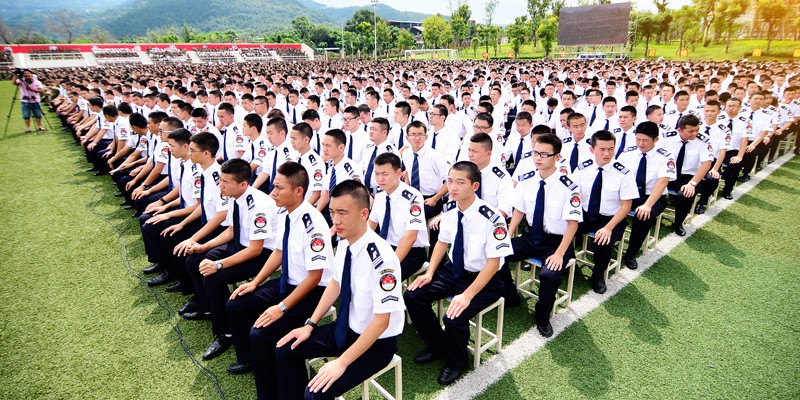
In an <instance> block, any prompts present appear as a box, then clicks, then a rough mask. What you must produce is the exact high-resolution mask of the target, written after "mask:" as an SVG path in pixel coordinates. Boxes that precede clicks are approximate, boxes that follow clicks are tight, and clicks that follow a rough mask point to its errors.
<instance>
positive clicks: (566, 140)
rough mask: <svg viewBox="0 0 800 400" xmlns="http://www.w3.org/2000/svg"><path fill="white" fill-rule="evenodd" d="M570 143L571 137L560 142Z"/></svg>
mask: <svg viewBox="0 0 800 400" xmlns="http://www.w3.org/2000/svg"><path fill="white" fill-rule="evenodd" d="M571 141H572V136H570V137H565V138H564V139H561V142H562V143H569V142H571Z"/></svg>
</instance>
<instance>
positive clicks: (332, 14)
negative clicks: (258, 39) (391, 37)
mask: <svg viewBox="0 0 800 400" xmlns="http://www.w3.org/2000/svg"><path fill="white" fill-rule="evenodd" d="M298 2H300V3H301V4H303V5H305V6H306V7H308V8H310V9H312V10H318V11H322V12H324V13H325V15H327V16H328V18H330V19H332V20H333V21H334V22H335V23H336V24H343V23H345V22H347V20H348V19H350V17H351V16H352V15H353V13H354V12H356V10H358V9H360V8H370V9H371V8H372V7H370V6H363V7H359V6H351V7H328V6H326V5H324V4H320V3H317V2H315V1H314V0H298ZM365 3H366V2H365ZM376 10H377V11H376V12H377V14H378V16H379V17H381V18H385V19H388V20H395V21H422V20H423V19H425V18H427V17H429V16H430V15H431V14H425V13H420V12H414V11H400V10H397V9H394V8H392V7H389V6H387V5H385V4H380V3H379V4H378V6H377V8H376Z"/></svg>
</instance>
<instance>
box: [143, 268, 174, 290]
mask: <svg viewBox="0 0 800 400" xmlns="http://www.w3.org/2000/svg"><path fill="white" fill-rule="evenodd" d="M171 280H172V277H170V276H169V272H167V271H163V272H161V273H160V274H158V275H156V277H155V278H152V279H150V280H149V281H147V286H150V287H153V286H160V285H163V284H165V283H167V282H169V281H171Z"/></svg>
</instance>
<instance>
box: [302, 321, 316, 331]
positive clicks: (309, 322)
mask: <svg viewBox="0 0 800 400" xmlns="http://www.w3.org/2000/svg"><path fill="white" fill-rule="evenodd" d="M306 325H308V326H310V327H311V330H314V329H316V328H317V324H315V323H314V321H312V320H311V318H309V319H307V320H306V323H305V324H304V325H303V326H306Z"/></svg>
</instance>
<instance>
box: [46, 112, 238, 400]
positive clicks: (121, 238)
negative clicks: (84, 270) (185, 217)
mask: <svg viewBox="0 0 800 400" xmlns="http://www.w3.org/2000/svg"><path fill="white" fill-rule="evenodd" d="M59 125H60V124H59ZM55 133H56V134H61V133H62V131H61V130H57V131H55ZM70 144H71V142H70ZM80 163H81V162H80V161H76V162H74V163H73V166H74V167H75V170H76V172H75V174H73V175H72V177H73V178H81V177H85V175H84V174H85V172H83V171H82V170H81V167H80ZM88 183H89V182H86V181H74V182H68V181H64V182H62V184H65V185H76V186H85V187H88V188H89V189H91V190H92V191H93V192H95V193H96V194H97V195H98V198H97V200H96V201H93V202H91V203H89V204H88V205H87V207H86V208H87V209H88V210H89V212H91V213H92V214H94V215H95V216H96V217H97V218H99V219H100V220H101V221H103V222H104V223H106V224H107V225H108V226H110V227H111V229H113V230H114V232H116V233H117V241H118V242H119V243H120V246H121V251H122V257H123V259H124V265H125V269H126V271H127V272H128V273H129V274H130V275H132V276H134V277H135V278H136V279H138V280H139V281H140V282H141V283H143V284H145V287H146V288H147V290H149V291H150V294H151V295H152V296H153V298H154V299H155V300H156V303H158V305H159V306H160V307H161V308H162V309H163V310H164V311H165V312H166V314H167V319H166V322H167V324H169V325H170V327H172V330H173V331H175V334H177V335H178V340H179V341H180V345H181V348H183V351H184V352H185V353H186V355H187V356H188V357H189V359H190V360H191V361H192V363H193V364H194V366H195V367H196V368H197V370H198V371H200V373H201V374H203V376H205V377H206V379H208V381H209V382H210V383H211V384H212V385H213V386H214V389H215V390H216V391H217V394H219V397H220V398H221V399H223V400H224V399H225V393H224V392H223V391H222V388H221V387H220V385H219V382H218V378H217V376H216V375H215V374H214V372H213V371H211V370H210V369H208V368H206V367H205V366H204V365H203V364H202V363H200V361H198V360H197V358H196V357H195V356H194V354H192V351H191V349H189V345H188V343H186V339H185V338H184V337H183V332H182V331H181V328H180V326H179V322H180V317H178V315H177V313H176V312H175V310H174V309H173V308H172V306H170V305H169V302H167V300H166V299H165V298H164V295H163V293H162V292H161V291H160V290H158V289H156V288H155V287H150V286H147V280H146V279H145V278H144V277H143V276H142V275H141V274H140V273H139V271H138V270H137V269H136V268H134V267H133V266H132V265H131V259H130V256H129V254H128V239H127V238H126V237H125V233H126V232H128V230H129V229H131V227H132V226H133V221H132V220H129V221H128V222H127V226H125V227H124V229H121V228H120V227H118V226H117V225H115V224H114V222H113V221H111V219H110V218H109V217H108V216H105V215H103V214H101V213H100V212H98V211H97V206H99V205H100V203H102V202H103V200H105V198H106V196H107V195H106V193H105V192H104V191H102V190H101V189H100V188H99V185H100V184H93V185H89V184H88Z"/></svg>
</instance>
